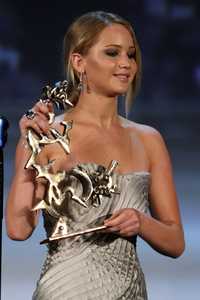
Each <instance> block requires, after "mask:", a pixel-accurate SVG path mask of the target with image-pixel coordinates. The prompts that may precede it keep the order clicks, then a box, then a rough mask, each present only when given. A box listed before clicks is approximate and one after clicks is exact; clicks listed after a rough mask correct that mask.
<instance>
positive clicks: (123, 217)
mask: <svg viewBox="0 0 200 300" xmlns="http://www.w3.org/2000/svg"><path fill="white" fill-rule="evenodd" d="M125 221H127V214H126V213H124V211H122V212H120V214H117V215H115V216H113V218H112V219H111V218H110V219H107V220H105V221H104V223H105V225H106V226H110V227H114V226H119V225H120V224H121V223H124V222H125Z"/></svg>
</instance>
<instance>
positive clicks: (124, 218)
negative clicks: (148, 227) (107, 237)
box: [104, 208, 141, 237]
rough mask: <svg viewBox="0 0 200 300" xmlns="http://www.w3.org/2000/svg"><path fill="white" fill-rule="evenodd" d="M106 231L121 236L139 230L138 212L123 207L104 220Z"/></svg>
mask: <svg viewBox="0 0 200 300" xmlns="http://www.w3.org/2000/svg"><path fill="white" fill-rule="evenodd" d="M104 224H105V225H106V226H107V228H106V230H105V231H106V232H113V233H116V234H119V235H121V236H123V237H131V236H133V235H136V234H138V233H139V232H140V227H141V223H140V212H139V211H137V210H135V209H133V208H123V209H120V210H119V211H116V212H115V213H113V214H112V216H111V217H110V218H109V219H106V220H105V221H104Z"/></svg>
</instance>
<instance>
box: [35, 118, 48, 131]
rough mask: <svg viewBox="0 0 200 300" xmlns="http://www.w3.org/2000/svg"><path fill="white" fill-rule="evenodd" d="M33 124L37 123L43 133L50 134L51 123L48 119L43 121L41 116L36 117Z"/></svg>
mask: <svg viewBox="0 0 200 300" xmlns="http://www.w3.org/2000/svg"><path fill="white" fill-rule="evenodd" d="M33 122H35V123H36V124H37V125H38V127H39V128H40V129H41V132H42V133H48V132H49V123H48V121H47V119H43V118H42V117H41V116H36V117H35V118H34V121H33Z"/></svg>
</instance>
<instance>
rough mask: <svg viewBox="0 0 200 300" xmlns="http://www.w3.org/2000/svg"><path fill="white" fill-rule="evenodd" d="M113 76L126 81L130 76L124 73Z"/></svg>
mask: <svg viewBox="0 0 200 300" xmlns="http://www.w3.org/2000/svg"><path fill="white" fill-rule="evenodd" d="M114 76H115V77H117V78H118V79H119V80H120V81H122V82H128V80H129V77H130V75H129V74H124V73H119V74H114Z"/></svg>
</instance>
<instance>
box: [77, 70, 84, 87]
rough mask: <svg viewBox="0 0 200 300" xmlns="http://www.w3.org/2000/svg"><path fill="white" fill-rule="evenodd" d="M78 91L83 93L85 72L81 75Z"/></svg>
mask: <svg viewBox="0 0 200 300" xmlns="http://www.w3.org/2000/svg"><path fill="white" fill-rule="evenodd" d="M77 90H78V91H79V92H83V72H81V74H80V78H79V84H78V86H77Z"/></svg>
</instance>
